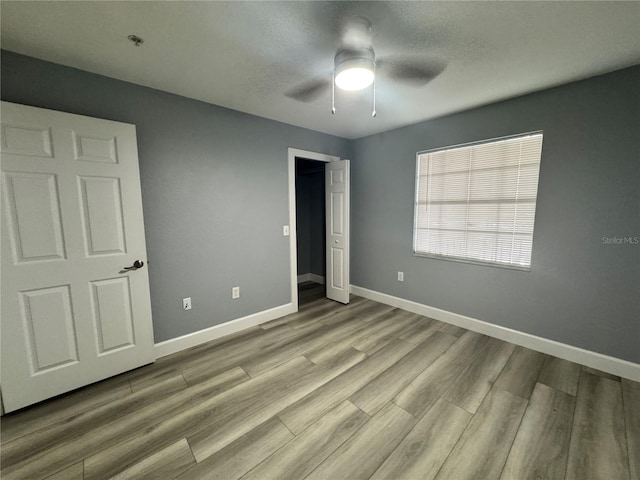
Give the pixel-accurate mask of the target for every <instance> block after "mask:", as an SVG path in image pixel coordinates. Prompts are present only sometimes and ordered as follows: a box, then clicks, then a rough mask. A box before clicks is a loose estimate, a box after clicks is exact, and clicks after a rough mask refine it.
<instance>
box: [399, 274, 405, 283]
mask: <svg viewBox="0 0 640 480" xmlns="http://www.w3.org/2000/svg"><path fill="white" fill-rule="evenodd" d="M398 281H399V282H404V272H398Z"/></svg>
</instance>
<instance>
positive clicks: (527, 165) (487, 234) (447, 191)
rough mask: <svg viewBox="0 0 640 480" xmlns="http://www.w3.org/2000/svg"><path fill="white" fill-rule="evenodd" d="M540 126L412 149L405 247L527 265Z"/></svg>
mask: <svg viewBox="0 0 640 480" xmlns="http://www.w3.org/2000/svg"><path fill="white" fill-rule="evenodd" d="M541 151H542V133H541V132H538V133H531V134H525V135H518V136H514V137H508V138H502V139H497V140H489V141H486V142H481V143H474V144H468V145H462V146H455V147H449V148H445V149H439V150H432V151H428V152H421V153H418V155H417V156H418V159H417V168H416V170H417V172H416V177H417V179H416V202H415V219H414V232H413V250H414V254H416V255H428V256H438V257H445V258H449V259H459V260H466V261H472V262H482V263H489V264H492V265H504V266H511V267H516V268H524V269H528V268H529V266H530V265H531V250H532V246H533V222H534V218H535V213H536V197H537V191H538V172H539V170H540V155H541Z"/></svg>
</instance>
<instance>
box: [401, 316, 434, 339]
mask: <svg viewBox="0 0 640 480" xmlns="http://www.w3.org/2000/svg"><path fill="white" fill-rule="evenodd" d="M443 326H444V323H442V322H439V321H438V320H434V319H433V318H428V317H424V316H422V315H418V316H417V318H415V319H414V320H412V322H411V324H410V325H408V326H407V327H406V328H404V329H403V330H401V331H400V332H399V333H398V338H399V339H400V340H405V341H407V342H409V343H413V344H414V345H420V344H421V343H422V342H424V341H425V340H426V339H427V338H429V337H430V336H431V335H433V334H434V333H435V332H437V331H438V330H440V329H441V328H442V327H443Z"/></svg>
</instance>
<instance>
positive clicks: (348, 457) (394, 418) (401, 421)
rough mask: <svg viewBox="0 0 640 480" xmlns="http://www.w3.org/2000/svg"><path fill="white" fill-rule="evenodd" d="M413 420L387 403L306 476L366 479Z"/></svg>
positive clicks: (309, 479)
mask: <svg viewBox="0 0 640 480" xmlns="http://www.w3.org/2000/svg"><path fill="white" fill-rule="evenodd" d="M416 423H417V420H416V419H415V418H414V417H413V416H412V415H411V414H409V413H407V412H405V411H404V410H402V409H401V408H400V407H398V406H396V405H395V404H393V403H388V404H387V405H386V406H385V407H384V408H383V409H382V410H381V411H380V412H379V413H378V414H377V415H376V416H374V417H373V418H372V419H371V420H369V422H367V423H366V424H365V425H364V426H363V427H362V428H361V429H360V430H358V432H357V433H356V434H355V435H353V436H352V437H351V438H350V439H349V440H347V441H346V442H345V443H344V444H343V445H342V447H341V448H340V449H338V450H336V451H335V452H334V453H333V454H331V455H330V456H329V457H328V458H327V459H326V460H325V461H324V462H322V463H321V464H320V465H319V466H318V468H316V469H315V470H314V471H313V472H311V473H310V474H309V476H307V477H306V480H320V479H322V480H326V479H333V478H336V479H337V478H348V479H350V480H355V479H368V478H369V477H371V475H372V474H373V473H374V472H375V471H376V470H377V469H378V467H379V466H380V465H382V463H383V462H384V461H385V459H386V458H387V457H388V456H389V454H390V453H391V452H392V451H393V450H394V449H395V448H396V447H397V446H398V444H399V443H400V442H401V441H402V439H403V438H404V437H405V436H406V434H407V433H408V432H409V430H411V429H412V428H413V426H414V425H415V424H416Z"/></svg>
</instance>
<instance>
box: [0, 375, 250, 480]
mask: <svg viewBox="0 0 640 480" xmlns="http://www.w3.org/2000/svg"><path fill="white" fill-rule="evenodd" d="M247 379H248V377H247V374H246V373H244V371H243V370H242V369H241V368H235V369H232V370H230V371H228V372H224V373H222V374H220V375H218V376H217V377H214V378H212V379H210V380H209V381H207V382H203V383H201V384H198V385H196V386H194V387H190V388H187V389H185V390H182V391H179V392H177V393H174V394H172V395H170V396H168V397H166V398H165V399H164V401H163V402H155V403H153V404H151V405H148V406H146V407H145V408H143V409H141V410H139V411H136V412H133V413H131V414H129V415H125V416H122V417H117V418H115V419H114V420H113V421H111V422H109V423H104V424H100V425H96V426H95V428H94V429H92V430H91V431H89V432H87V433H86V434H84V435H82V436H80V437H76V438H71V439H68V440H67V439H65V440H64V441H63V442H62V443H60V444H59V445H58V446H56V447H53V448H51V449H48V450H46V451H43V452H41V453H39V454H36V455H32V456H29V457H28V458H25V459H24V460H22V461H19V462H17V463H10V462H7V461H3V462H2V471H1V474H2V478H3V480H7V479H14V478H15V479H25V478H28V479H30V480H31V479H36V478H43V477H46V476H47V475H50V474H51V473H54V472H57V471H59V470H61V469H63V468H66V467H68V466H70V465H72V464H74V463H76V462H77V461H79V460H81V459H83V458H87V457H89V456H92V455H97V454H100V453H104V452H106V451H107V450H108V449H109V448H110V447H111V446H113V445H116V444H119V442H120V443H125V442H127V441H128V440H130V439H132V438H135V437H136V435H138V434H140V433H141V432H145V433H150V432H151V431H154V428H153V427H154V426H155V425H157V424H158V423H159V422H161V421H162V420H163V419H165V418H167V417H169V418H173V417H177V416H179V415H180V414H181V413H182V412H184V411H185V410H189V409H190V408H194V407H196V406H199V405H201V404H202V402H203V399H209V398H211V397H216V396H217V395H218V394H220V393H221V392H224V391H227V390H228V389H230V388H231V386H232V385H238V384H240V383H242V382H244V381H245V380H247ZM178 438H181V437H178ZM178 438H176V439H175V440H177V439H178ZM170 443H172V442H167V443H166V445H168V444H170ZM154 451H155V450H154V449H152V451H151V453H153V452H154ZM2 453H3V454H4V449H3V451H2ZM144 453H145V454H144V455H142V456H141V457H139V458H134V459H132V461H131V463H130V464H131V465H132V464H134V463H136V462H138V461H140V460H142V459H143V458H145V457H146V456H148V454H149V452H148V451H145V452H144ZM107 454H108V452H107ZM116 458H117V457H116ZM127 466H128V465H124V466H122V469H124V468H126V467H127ZM122 469H121V470H122ZM115 473H117V472H115Z"/></svg>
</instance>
